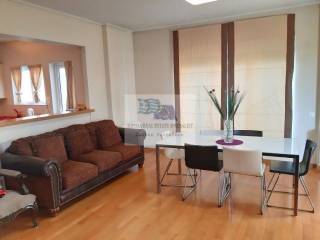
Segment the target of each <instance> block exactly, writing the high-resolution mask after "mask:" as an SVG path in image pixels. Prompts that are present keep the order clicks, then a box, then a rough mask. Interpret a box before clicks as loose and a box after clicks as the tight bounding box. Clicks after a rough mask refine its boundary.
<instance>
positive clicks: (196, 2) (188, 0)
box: [186, 0, 218, 5]
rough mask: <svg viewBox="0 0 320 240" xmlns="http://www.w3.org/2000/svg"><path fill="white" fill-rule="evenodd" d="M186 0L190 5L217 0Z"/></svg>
mask: <svg viewBox="0 0 320 240" xmlns="http://www.w3.org/2000/svg"><path fill="white" fill-rule="evenodd" d="M186 1H187V2H188V3H190V4H192V5H200V4H204V3H209V2H215V1H218V0H186Z"/></svg>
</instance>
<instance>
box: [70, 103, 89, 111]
mask: <svg viewBox="0 0 320 240" xmlns="http://www.w3.org/2000/svg"><path fill="white" fill-rule="evenodd" d="M76 109H77V110H78V111H84V110H87V105H86V104H83V103H78V104H77V108H76ZM70 110H71V111H72V109H68V111H70Z"/></svg>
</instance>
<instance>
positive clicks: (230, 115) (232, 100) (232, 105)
mask: <svg viewBox="0 0 320 240" xmlns="http://www.w3.org/2000/svg"><path fill="white" fill-rule="evenodd" d="M206 91H207V93H208V94H209V97H210V98H211V100H212V102H213V104H214V105H215V107H216V108H217V110H218V111H219V113H220V115H221V118H222V119H223V120H233V119H234V116H235V115H236V113H237V111H238V109H239V106H240V104H241V102H242V101H243V99H244V94H240V91H239V89H238V90H236V91H235V90H234V89H233V88H232V89H231V90H230V91H229V92H227V104H226V107H227V109H226V110H224V109H222V105H221V104H220V102H219V100H218V98H217V95H216V90H215V89H212V90H207V89H206Z"/></svg>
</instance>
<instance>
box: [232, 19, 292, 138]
mask: <svg viewBox="0 0 320 240" xmlns="http://www.w3.org/2000/svg"><path fill="white" fill-rule="evenodd" d="M234 36H235V69H234V75H235V76H234V85H235V87H236V88H237V87H239V88H240V89H241V90H242V91H244V92H245V94H246V96H245V99H244V101H243V103H242V104H241V106H240V108H239V112H238V114H237V117H236V119H235V127H236V128H237V129H258V130H262V131H263V133H264V136H272V137H283V134H284V123H285V121H284V120H285V84H286V51H287V18H286V16H273V17H266V18H259V19H252V20H246V21H239V22H236V23H235V32H234Z"/></svg>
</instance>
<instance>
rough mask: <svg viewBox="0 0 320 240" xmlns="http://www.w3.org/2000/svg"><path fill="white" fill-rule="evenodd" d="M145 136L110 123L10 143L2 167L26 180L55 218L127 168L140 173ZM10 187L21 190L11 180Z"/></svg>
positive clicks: (8, 181)
mask: <svg viewBox="0 0 320 240" xmlns="http://www.w3.org/2000/svg"><path fill="white" fill-rule="evenodd" d="M145 136H146V133H145V131H144V130H141V129H128V128H118V127H116V126H115V124H114V123H113V121H111V120H103V121H99V122H91V123H88V124H81V125H72V126H70V127H66V128H62V129H58V130H55V131H53V132H48V133H45V134H41V135H38V136H32V137H26V138H22V139H18V140H16V141H14V142H12V143H11V146H10V147H9V148H8V149H7V151H6V152H5V153H4V154H3V155H2V156H1V162H2V167H3V168H6V169H12V170H18V171H20V172H22V173H24V174H26V175H27V176H28V178H27V179H26V185H27V187H28V188H29V189H30V192H31V193H33V194H35V195H36V196H37V200H38V203H39V205H40V207H42V208H45V209H48V210H49V211H50V212H51V213H56V212H58V211H59V210H60V207H61V206H64V205H65V204H67V203H68V202H70V201H71V200H73V199H75V198H77V197H79V196H81V195H82V194H84V193H86V192H88V191H90V190H92V189H94V188H96V187H97V186H99V185H101V184H103V183H105V182H106V181H108V180H110V179H112V178H114V177H116V176H118V175H120V174H122V173H124V172H125V171H126V170H128V169H129V168H131V167H133V166H135V165H139V167H142V166H143V163H144V145H143V144H144V139H145ZM6 183H7V185H8V186H9V187H11V188H17V186H18V185H17V183H16V182H14V181H13V180H12V179H6Z"/></svg>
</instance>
